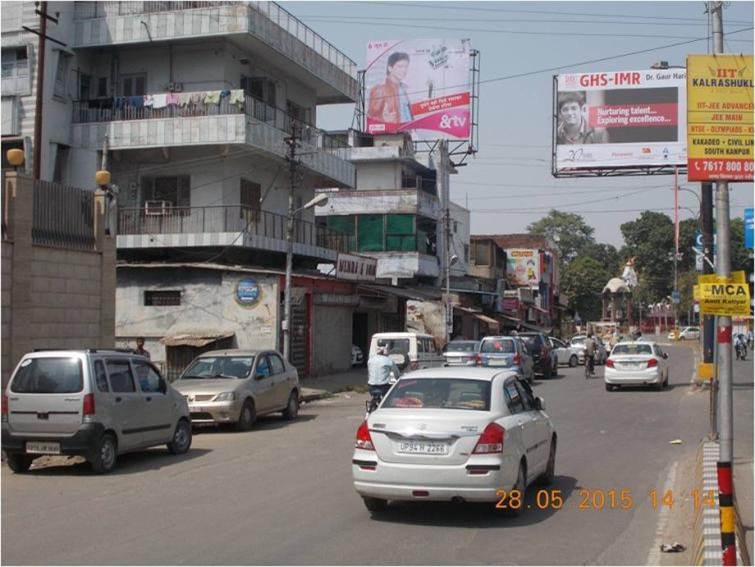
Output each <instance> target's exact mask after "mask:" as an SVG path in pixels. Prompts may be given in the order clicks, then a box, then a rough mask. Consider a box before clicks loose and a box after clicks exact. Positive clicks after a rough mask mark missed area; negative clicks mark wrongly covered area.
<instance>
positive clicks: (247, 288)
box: [236, 278, 260, 306]
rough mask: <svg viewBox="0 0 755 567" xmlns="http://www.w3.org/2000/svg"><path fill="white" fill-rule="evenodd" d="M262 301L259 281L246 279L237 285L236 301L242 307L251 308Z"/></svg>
mask: <svg viewBox="0 0 755 567" xmlns="http://www.w3.org/2000/svg"><path fill="white" fill-rule="evenodd" d="M259 299H260V286H259V284H258V283H257V280H254V279H252V278H245V279H243V280H239V283H238V284H237V285H236V301H238V302H239V303H240V304H241V305H245V306H251V305H254V304H255V303H257V302H258V301H259Z"/></svg>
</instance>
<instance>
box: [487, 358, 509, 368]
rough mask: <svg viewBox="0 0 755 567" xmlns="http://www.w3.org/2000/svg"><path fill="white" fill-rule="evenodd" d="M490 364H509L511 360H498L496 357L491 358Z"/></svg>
mask: <svg viewBox="0 0 755 567" xmlns="http://www.w3.org/2000/svg"><path fill="white" fill-rule="evenodd" d="M488 364H489V365H490V366H508V365H509V362H508V360H496V359H495V358H491V359H490V361H489V362H488Z"/></svg>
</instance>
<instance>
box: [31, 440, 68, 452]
mask: <svg viewBox="0 0 755 567" xmlns="http://www.w3.org/2000/svg"><path fill="white" fill-rule="evenodd" d="M26 452H27V453H33V454H35V455H60V443H43V442H36V441H35V442H28V443H26Z"/></svg>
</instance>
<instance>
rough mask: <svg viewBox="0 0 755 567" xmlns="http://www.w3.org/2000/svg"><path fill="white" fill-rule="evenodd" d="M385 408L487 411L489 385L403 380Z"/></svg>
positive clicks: (384, 405)
mask: <svg viewBox="0 0 755 567" xmlns="http://www.w3.org/2000/svg"><path fill="white" fill-rule="evenodd" d="M382 407H384V408H413V409H416V408H431V409H454V410H477V411H488V410H489V409H490V382H488V381H483V380H460V379H457V378H423V379H419V380H417V379H408V380H407V379H402V380H399V381H398V383H397V384H396V385H395V386H394V387H393V389H392V390H391V392H390V394H389V395H388V397H387V398H386V400H385V402H384V404H383V406H382Z"/></svg>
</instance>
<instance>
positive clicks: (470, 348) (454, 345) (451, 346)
mask: <svg viewBox="0 0 755 567" xmlns="http://www.w3.org/2000/svg"><path fill="white" fill-rule="evenodd" d="M476 350H477V342H476V341H453V342H450V343H448V344H447V345H446V348H444V349H443V352H475V351H476Z"/></svg>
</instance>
